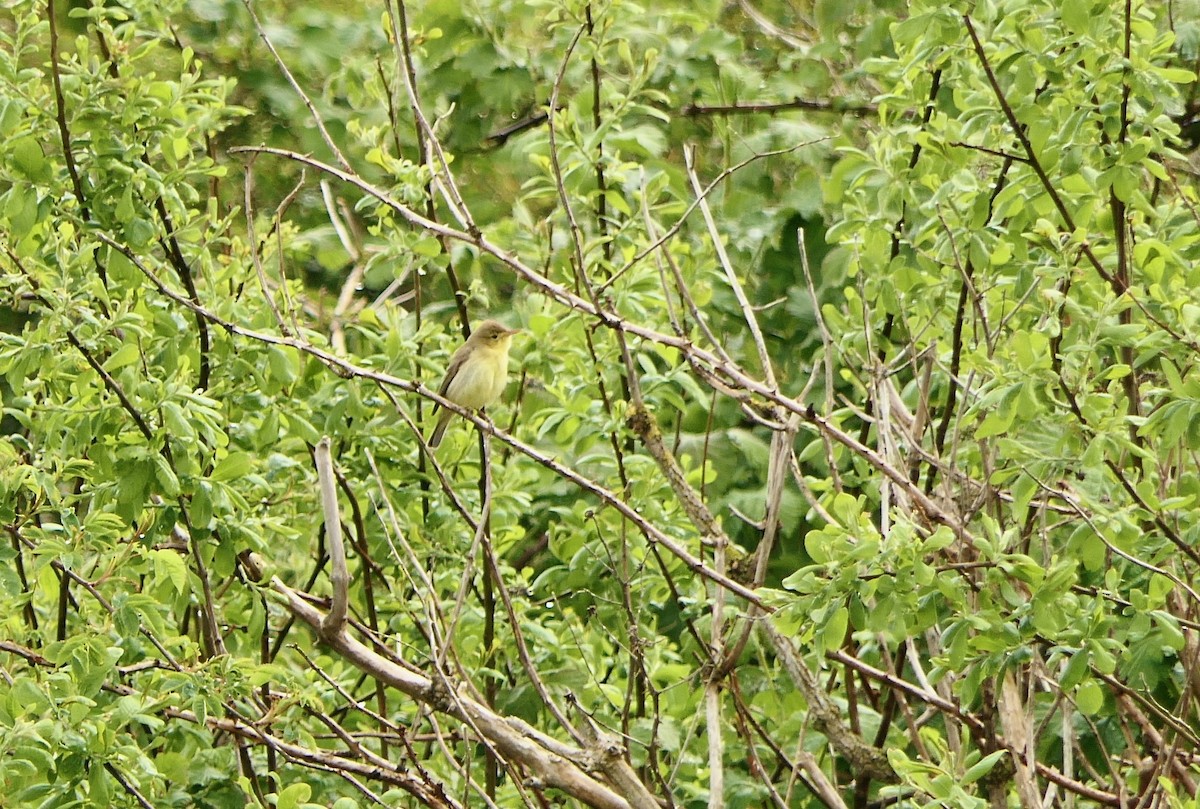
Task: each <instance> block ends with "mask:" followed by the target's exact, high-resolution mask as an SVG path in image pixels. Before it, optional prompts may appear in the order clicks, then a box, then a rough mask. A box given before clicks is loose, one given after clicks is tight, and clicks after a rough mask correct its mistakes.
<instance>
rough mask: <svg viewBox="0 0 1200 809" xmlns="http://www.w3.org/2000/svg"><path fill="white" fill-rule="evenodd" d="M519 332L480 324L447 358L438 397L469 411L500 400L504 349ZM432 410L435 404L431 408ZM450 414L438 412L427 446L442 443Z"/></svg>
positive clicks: (500, 325) (495, 323)
mask: <svg viewBox="0 0 1200 809" xmlns="http://www.w3.org/2000/svg"><path fill="white" fill-rule="evenodd" d="M520 331H521V330H520V329H510V328H508V327H507V326H505V325H504V324H503V323H501V322H499V321H497V320H485V321H483V322H482V323H480V324H479V327H478V328H477V329H475V331H473V332H471V336H470V337H468V338H467V341H466V342H465V343H463V344H462V345H461V346H459V349H458V351H455V352H454V356H452V357H451V358H450V367H449V368H447V369H446V378H445V379H443V380H442V386H441V387H440V388H438V394H440V395H441V396H444V397H446V398H447V399H449V400H450V401H452V402H454V403H455V404H457V405H462V406H463V407H469V408H471V409H472V410H478V409H480V408H484V407H487V406H488V405H490V404H491V403H492V402H494V401H496V399H498V398H500V394H501V393H503V392H504V385H505V384H506V383H507V382H508V349H509V346H511V345H512V338H513V335H514V334H518V333H520ZM436 409H437V405H434V410H436ZM453 415H454V414H453V413H451V412H450V411H449V410H443V411H442V415H441V416H439V417H438V421H437V426H436V427H434V428H433V435H431V436H429V446H431V447H436V446H437V445H438V444H440V443H442V434H443V433H445V432H446V425H447V424H449V423H450V417H451V416H453Z"/></svg>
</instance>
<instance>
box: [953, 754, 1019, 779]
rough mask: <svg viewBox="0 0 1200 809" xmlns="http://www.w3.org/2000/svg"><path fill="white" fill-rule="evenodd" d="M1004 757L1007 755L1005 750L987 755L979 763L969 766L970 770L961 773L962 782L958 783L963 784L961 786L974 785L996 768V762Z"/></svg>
mask: <svg viewBox="0 0 1200 809" xmlns="http://www.w3.org/2000/svg"><path fill="white" fill-rule="evenodd" d="M1006 755H1008V751H1007V750H997V751H995V752H994V753H988V754H987V755H986V756H984V757H983V758H981V759H980V760H979V761H977V762H975V763H974V764H973V765H971V767H970V769H968V770H967V771H966V772H965V773H963V775H962V781H961V782H960V783H961V784H963V786H966V785H967V784H973V783H975V782H976V781H978V780H979V779H980V778H983V776H985V775H987V774H988V773H990V772H991V771H992V769H993V768H994V767H995V766H996V762H998V761H999V760H1000V759H1001V758H1003V757H1004V756H1006Z"/></svg>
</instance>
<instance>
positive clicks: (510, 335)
mask: <svg viewBox="0 0 1200 809" xmlns="http://www.w3.org/2000/svg"><path fill="white" fill-rule="evenodd" d="M520 333H521V329H508V330H507V334H508V336H509V337H512V336H513V335H514V334H520Z"/></svg>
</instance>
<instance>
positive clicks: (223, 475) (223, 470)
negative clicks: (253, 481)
mask: <svg viewBox="0 0 1200 809" xmlns="http://www.w3.org/2000/svg"><path fill="white" fill-rule="evenodd" d="M251 461H252V458H251V456H250V453H248V452H231V453H229V454H228V455H226V456H225V457H224V458H222V459H221V460H220V461H219V462H218V463H217V465H216V468H214V469H213V471H212V474H211V475H210V476H209V477H211V478H212V479H213V480H233V479H234V478H241V477H245V476H246V475H248V474H250V469H251V468H252V467H251Z"/></svg>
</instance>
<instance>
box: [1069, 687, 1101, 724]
mask: <svg viewBox="0 0 1200 809" xmlns="http://www.w3.org/2000/svg"><path fill="white" fill-rule="evenodd" d="M1075 706H1076V707H1077V708H1079V712H1080V713H1082V714H1083V715H1085V716H1095V715H1096V714H1097V713H1099V712H1100V709H1101V708H1102V707H1104V689H1103V688H1101V687H1100V684H1099V683H1098V682H1096V681H1095V680H1088V681H1087V682H1085V683H1083V684H1081V685H1080V686H1079V688H1078V689H1077V690H1076V691H1075Z"/></svg>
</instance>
